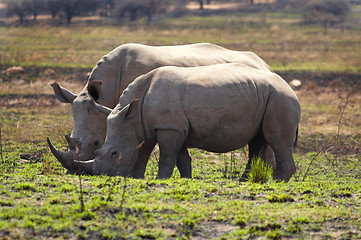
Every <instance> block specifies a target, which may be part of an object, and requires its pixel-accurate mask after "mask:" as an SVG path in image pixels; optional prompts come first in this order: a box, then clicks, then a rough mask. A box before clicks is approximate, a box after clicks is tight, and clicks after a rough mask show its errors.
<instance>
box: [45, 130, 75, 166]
mask: <svg viewBox="0 0 361 240" xmlns="http://www.w3.org/2000/svg"><path fill="white" fill-rule="evenodd" d="M46 140H47V142H48V145H49V148H50V151H51V152H52V153H53V155H54V156H55V157H56V159H58V161H59V162H60V163H61V165H62V166H63V167H64V168H66V169H68V170H69V171H73V170H74V169H72V168H71V165H72V162H73V161H74V152H73V151H67V152H62V151H59V150H58V149H56V148H55V147H54V145H53V144H52V143H51V141H50V139H49V138H48V137H47V138H46Z"/></svg>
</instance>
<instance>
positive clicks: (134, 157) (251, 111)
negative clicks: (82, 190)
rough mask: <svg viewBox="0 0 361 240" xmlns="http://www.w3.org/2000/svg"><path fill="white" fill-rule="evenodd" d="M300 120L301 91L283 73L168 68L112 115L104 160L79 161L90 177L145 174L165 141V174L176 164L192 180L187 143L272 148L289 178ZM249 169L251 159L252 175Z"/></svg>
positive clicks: (280, 172)
mask: <svg viewBox="0 0 361 240" xmlns="http://www.w3.org/2000/svg"><path fill="white" fill-rule="evenodd" d="M299 121H300V105H299V101H298V99H297V96H296V95H295V93H294V92H293V90H292V89H291V88H290V87H289V86H288V84H287V83H286V82H285V81H284V80H283V79H282V78H281V77H279V76H278V75H277V74H275V73H272V72H269V71H261V70H256V69H254V68H250V67H247V66H244V65H241V64H220V65H213V66H204V67H194V68H179V67H162V68H158V69H156V70H154V71H151V72H150V73H148V74H145V75H142V76H140V77H138V78H137V79H136V80H135V81H134V82H133V83H131V84H130V85H129V86H128V88H127V89H126V90H125V91H124V93H123V95H122V96H121V97H120V100H119V103H118V105H117V106H116V107H115V108H114V109H113V110H112V112H111V113H110V114H109V116H108V118H107V126H108V129H107V134H106V139H105V142H104V145H103V146H102V147H101V148H100V149H99V150H98V151H97V152H96V158H95V159H94V160H90V161H88V162H85V163H77V164H80V168H81V169H82V172H87V173H90V174H107V175H122V176H129V175H133V176H136V177H142V176H144V168H143V169H142V168H141V167H140V166H143V165H144V164H146V162H147V160H148V157H149V154H150V152H151V150H152V149H153V147H154V145H155V144H156V143H158V144H159V148H160V159H159V170H158V178H169V177H170V176H171V175H172V172H173V169H174V167H175V166H178V168H179V169H180V172H181V175H182V177H191V158H190V156H189V154H188V151H187V146H193V147H196V148H200V149H204V150H207V151H211V152H218V153H222V152H228V151H232V150H236V149H238V148H241V147H244V146H245V145H247V144H248V145H249V148H250V158H252V157H255V156H259V155H260V154H261V155H262V153H261V152H262V151H261V150H262V149H263V148H264V147H265V146H267V145H269V146H271V148H272V149H273V151H274V154H275V158H276V166H275V171H274V177H275V179H277V180H283V181H288V180H289V179H290V177H291V176H292V175H293V174H294V172H295V171H296V167H295V164H294V160H293V154H292V151H293V146H294V142H295V139H296V137H297V130H298V124H299ZM143 146H144V148H143ZM62 164H63V166H65V165H67V166H70V165H72V164H75V162H74V161H69V162H62ZM139 169H141V170H139ZM248 170H249V163H248V164H247V169H246V171H245V176H247V174H248V172H247V171H248Z"/></svg>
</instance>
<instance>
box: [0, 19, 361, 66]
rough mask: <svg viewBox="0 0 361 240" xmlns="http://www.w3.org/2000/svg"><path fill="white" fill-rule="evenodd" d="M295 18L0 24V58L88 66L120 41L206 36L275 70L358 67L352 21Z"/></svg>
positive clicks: (15, 62) (200, 38) (360, 37)
mask: <svg viewBox="0 0 361 240" xmlns="http://www.w3.org/2000/svg"><path fill="white" fill-rule="evenodd" d="M355 21H358V18H356V20H355ZM301 22H302V17H301V16H300V15H297V14H284V13H254V14H251V13H247V14H244V13H242V14H241V13H240V14H235V15H230V16H226V15H217V16H204V17H200V16H191V17H183V18H173V19H165V20H164V21H162V22H159V23H153V24H152V25H150V26H147V25H144V24H136V25H133V26H82V25H74V26H71V27H67V26H61V27H46V28H44V27H37V26H36V27H33V28H26V27H19V28H5V27H0V43H1V44H0V53H1V54H0V64H12V65H36V66H61V67H93V66H94V65H95V63H96V62H97V61H98V60H99V59H100V57H101V56H102V55H104V54H106V53H108V52H109V51H110V50H112V49H113V48H115V47H117V46H118V45H121V44H124V43H129V42H137V43H143V44H149V45H176V44H187V43H196V42H212V43H215V44H219V45H222V46H224V47H227V48H230V49H234V50H241V51H253V52H256V53H257V54H258V55H259V56H261V57H262V58H263V59H265V60H266V62H267V63H268V64H269V65H270V66H271V67H272V68H274V69H275V70H320V71H353V72H360V71H361V67H360V66H361V65H360V62H361V55H360V54H358V53H359V52H360V51H361V45H360V42H361V34H360V31H361V29H360V28H358V27H357V24H356V23H355V24H353V25H352V26H350V27H348V28H344V29H340V28H330V29H329V32H328V34H323V33H322V27H321V26H318V25H304V24H301Z"/></svg>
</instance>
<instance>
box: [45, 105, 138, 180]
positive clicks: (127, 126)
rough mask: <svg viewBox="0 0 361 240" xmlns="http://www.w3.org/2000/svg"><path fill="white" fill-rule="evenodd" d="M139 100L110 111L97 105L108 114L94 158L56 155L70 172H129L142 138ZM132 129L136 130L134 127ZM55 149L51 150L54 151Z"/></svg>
mask: <svg viewBox="0 0 361 240" xmlns="http://www.w3.org/2000/svg"><path fill="white" fill-rule="evenodd" d="M138 102H139V100H138V99H137V100H134V101H133V102H131V103H130V104H128V105H127V106H125V107H124V108H121V107H120V106H119V105H117V106H116V107H115V108H114V109H113V110H112V111H111V112H109V111H108V109H107V108H105V107H104V106H101V105H99V104H95V107H96V109H97V110H98V112H99V113H101V114H102V115H103V116H107V115H108V118H107V125H108V129H107V132H106V139H105V142H104V144H103V145H102V146H101V148H100V149H98V150H96V151H95V159H92V160H88V161H79V160H77V159H76V158H72V156H71V154H70V153H67V152H65V153H62V154H64V155H65V154H68V155H69V156H65V157H63V156H59V157H57V156H56V155H55V154H54V155H55V156H56V157H57V159H58V161H59V162H60V163H61V164H62V166H63V167H65V168H66V169H68V170H69V171H71V172H79V173H87V174H92V175H109V176H115V175H121V176H131V172H132V169H133V168H134V165H135V163H136V161H137V158H138V154H139V149H140V147H139V146H141V145H139V143H140V142H141V140H140V138H139V134H138V133H137V132H138V131H136V130H135V128H136V127H137V126H138V125H137V123H138V122H139V121H138V118H137V112H138ZM134 130H135V131H134ZM48 144H49V146H50V149H52V151H53V150H54V149H55V147H54V146H52V144H51V142H50V141H49V140H48ZM53 153H54V152H53Z"/></svg>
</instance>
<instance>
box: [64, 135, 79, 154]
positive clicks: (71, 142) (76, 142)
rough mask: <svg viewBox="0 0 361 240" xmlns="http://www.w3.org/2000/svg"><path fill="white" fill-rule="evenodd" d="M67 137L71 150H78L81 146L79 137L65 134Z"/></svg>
mask: <svg viewBox="0 0 361 240" xmlns="http://www.w3.org/2000/svg"><path fill="white" fill-rule="evenodd" d="M65 139H66V141H67V142H68V145H69V149H70V150H76V148H77V147H79V145H80V142H79V140H78V139H77V138H72V137H69V135H66V134H65Z"/></svg>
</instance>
